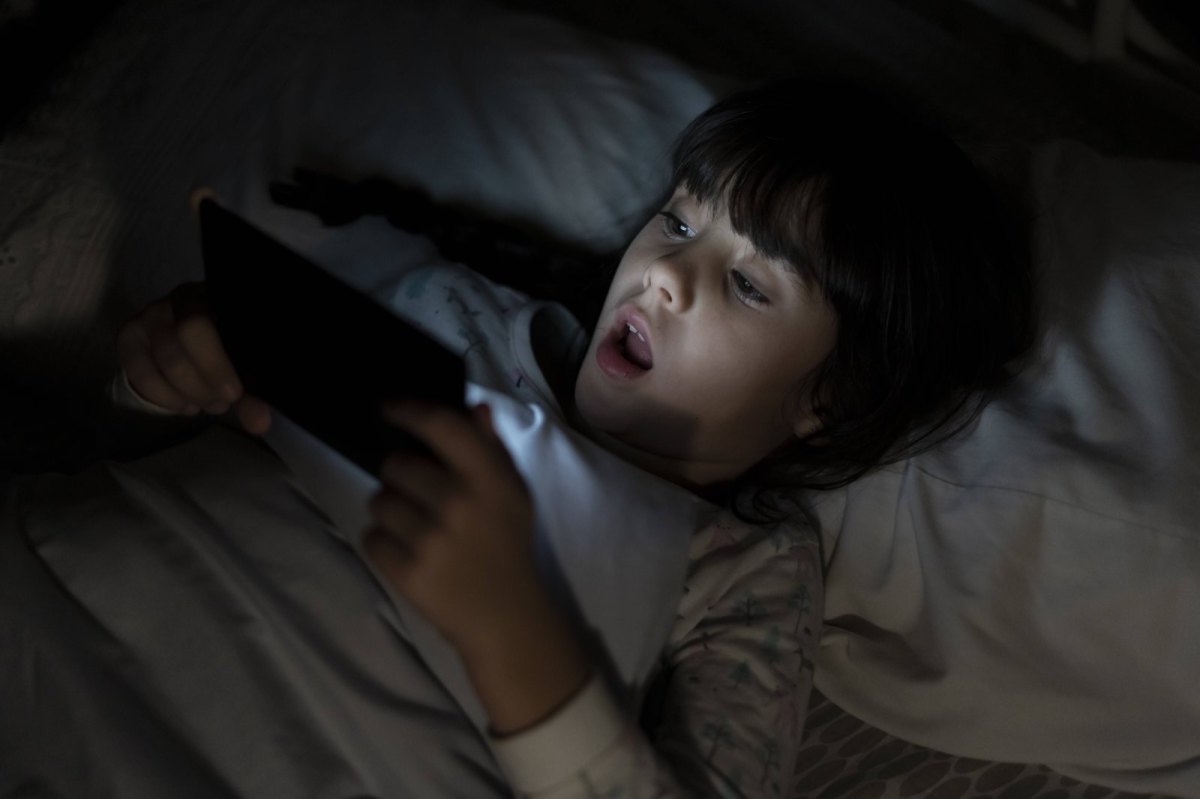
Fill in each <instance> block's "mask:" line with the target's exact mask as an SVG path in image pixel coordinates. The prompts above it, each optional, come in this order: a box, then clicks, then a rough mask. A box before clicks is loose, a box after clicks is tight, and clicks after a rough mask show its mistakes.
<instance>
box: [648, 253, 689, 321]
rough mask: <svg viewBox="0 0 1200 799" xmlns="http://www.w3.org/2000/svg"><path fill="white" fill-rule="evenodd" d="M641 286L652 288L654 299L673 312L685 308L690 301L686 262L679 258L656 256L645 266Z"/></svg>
mask: <svg viewBox="0 0 1200 799" xmlns="http://www.w3.org/2000/svg"><path fill="white" fill-rule="evenodd" d="M642 288H644V289H653V292H652V293H653V295H654V297H655V299H656V300H658V301H660V302H662V303H663V304H664V305H666V306H667V307H668V308H670V309H671V310H672V311H674V312H675V313H679V312H680V311H683V310H685V309H686V308H687V307H688V306H689V305H691V303H692V293H693V291H692V281H691V278H690V277H689V275H688V269H687V266H686V264H684V263H683V262H682V259H679V258H672V257H666V258H658V259H655V260H654V261H652V262H651V263H650V265H649V266H648V267H646V273H645V274H644V275H643V277H642Z"/></svg>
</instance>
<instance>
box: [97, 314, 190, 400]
mask: <svg viewBox="0 0 1200 799" xmlns="http://www.w3.org/2000/svg"><path fill="white" fill-rule="evenodd" d="M148 347H149V345H148V344H147V342H146V340H145V334H144V331H142V330H141V329H140V328H137V327H134V326H126V327H125V328H124V329H123V330H122V331H121V333H120V334H119V335H118V336H117V356H118V359H119V360H120V363H121V368H122V369H123V370H124V371H125V377H126V378H128V379H129V385H130V386H131V387H132V388H133V390H134V391H135V392H137V394H138V395H139V396H140V397H142V398H143V399H146V400H149V401H150V402H153V403H154V404H155V405H159V406H161V407H163V408H167V409H168V410H172V411H175V412H176V413H189V414H192V413H199V412H200V408H199V407H198V406H196V405H194V404H192V403H191V402H189V401H188V400H187V398H185V397H184V396H183V395H182V394H180V393H179V392H178V391H176V390H175V388H174V387H173V386H172V385H171V384H170V383H169V382H167V379H166V378H165V377H164V376H163V375H162V373H161V372H159V370H158V366H157V365H156V364H155V363H154V360H153V359H152V358H151V357H150V353H149V349H148Z"/></svg>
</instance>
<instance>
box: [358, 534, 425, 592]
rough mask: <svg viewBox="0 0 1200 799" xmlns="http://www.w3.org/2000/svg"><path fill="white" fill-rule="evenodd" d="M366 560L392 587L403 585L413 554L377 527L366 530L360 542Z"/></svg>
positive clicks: (412, 560)
mask: <svg viewBox="0 0 1200 799" xmlns="http://www.w3.org/2000/svg"><path fill="white" fill-rule="evenodd" d="M362 546H363V551H364V552H365V553H366V556H367V560H369V561H370V562H371V563H373V564H374V565H375V567H376V568H377V569H379V571H380V572H382V573H383V576H384V577H385V578H386V579H387V580H388V582H390V583H391V584H392V585H394V586H397V587H399V586H401V585H403V584H404V583H405V582H406V580H407V577H408V573H409V570H410V568H411V565H412V563H413V562H414V557H413V552H412V550H411V549H409V548H408V547H407V546H405V545H404V542H402V541H398V540H396V539H395V538H393V537H392V536H390V535H388V533H387V531H386V530H383V529H381V528H380V527H378V526H373V527H370V528H368V529H367V532H366V533H365V534H364V535H363V540H362Z"/></svg>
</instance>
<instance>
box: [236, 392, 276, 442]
mask: <svg viewBox="0 0 1200 799" xmlns="http://www.w3.org/2000/svg"><path fill="white" fill-rule="evenodd" d="M234 408H235V409H236V412H237V417H238V421H239V422H241V424H242V428H243V429H244V430H245V431H246V432H247V433H250V434H251V435H256V436H261V435H265V434H266V432H267V431H268V430H270V429H271V406H270V405H268V404H267V403H265V402H263V401H262V400H260V399H259V398H258V397H255V396H252V395H250V394H243V395H242V398H241V399H240V400H238V402H237V404H236V405H234Z"/></svg>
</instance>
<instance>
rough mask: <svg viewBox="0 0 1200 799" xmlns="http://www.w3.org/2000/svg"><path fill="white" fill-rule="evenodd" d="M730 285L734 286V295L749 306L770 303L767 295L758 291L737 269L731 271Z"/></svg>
mask: <svg viewBox="0 0 1200 799" xmlns="http://www.w3.org/2000/svg"><path fill="white" fill-rule="evenodd" d="M729 283H730V285H732V286H733V293H734V294H736V295H738V297H739V298H740V299H741V300H742V302H744V303H746V304H747V305H766V304H767V303H768V302H770V300H769V299H767V296H766V295H765V294H763V293H762V292H761V291H759V290H758V289H756V288H755V287H754V284H753V283H751V282H750V281H749V280H747V279H746V276H745V275H743V274H742V273H741V272H739V271H737V270H736V269H734V270H732V271H730V273H729Z"/></svg>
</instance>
